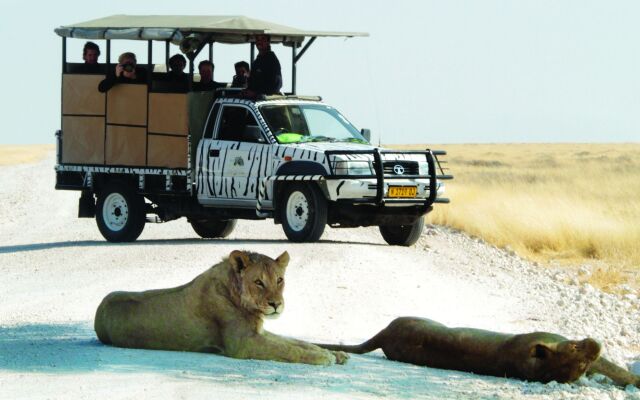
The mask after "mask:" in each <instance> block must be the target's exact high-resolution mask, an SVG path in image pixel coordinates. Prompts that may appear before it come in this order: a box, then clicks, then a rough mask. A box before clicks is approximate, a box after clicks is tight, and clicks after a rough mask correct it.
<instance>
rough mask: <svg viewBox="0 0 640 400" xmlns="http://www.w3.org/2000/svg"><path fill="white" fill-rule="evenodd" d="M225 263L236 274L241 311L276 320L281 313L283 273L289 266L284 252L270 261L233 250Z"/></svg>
mask: <svg viewBox="0 0 640 400" xmlns="http://www.w3.org/2000/svg"><path fill="white" fill-rule="evenodd" d="M229 263H230V264H231V266H232V267H233V271H234V273H235V274H236V278H237V279H236V283H237V289H238V294H239V296H240V305H241V306H242V308H244V309H245V310H247V311H248V312H250V313H252V314H258V315H260V316H263V317H265V318H277V317H279V316H280V314H281V313H282V311H284V298H283V296H282V292H283V291H284V273H285V270H286V268H287V264H289V253H287V252H286V251H285V252H284V253H282V254H281V255H280V256H279V257H278V258H276V259H275V260H273V259H272V258H270V257H267V256H265V255H262V254H258V253H252V252H246V251H239V250H234V251H232V252H231V254H230V255H229Z"/></svg>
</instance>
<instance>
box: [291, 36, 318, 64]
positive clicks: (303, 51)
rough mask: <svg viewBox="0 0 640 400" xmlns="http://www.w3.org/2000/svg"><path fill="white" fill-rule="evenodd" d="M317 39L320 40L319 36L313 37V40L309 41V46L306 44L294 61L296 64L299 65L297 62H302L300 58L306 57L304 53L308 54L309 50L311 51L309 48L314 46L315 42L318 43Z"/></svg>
mask: <svg viewBox="0 0 640 400" xmlns="http://www.w3.org/2000/svg"><path fill="white" fill-rule="evenodd" d="M317 38H318V37H317V36H313V37H312V38H311V39H309V41H308V42H307V44H305V45H304V47H303V48H302V50H300V54H298V55H297V56H296V57H295V58H294V60H293V62H294V63H297V62H298V60H300V58H302V56H303V55H304V53H306V52H307V49H309V46H311V45H312V44H313V42H315V41H316V39H317Z"/></svg>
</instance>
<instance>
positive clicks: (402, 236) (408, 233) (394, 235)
mask: <svg viewBox="0 0 640 400" xmlns="http://www.w3.org/2000/svg"><path fill="white" fill-rule="evenodd" d="M379 228H380V233H381V234H382V237H383V238H384V240H385V241H386V242H387V243H389V244H390V245H394V246H411V245H412V244H414V243H415V242H417V241H418V239H420V235H422V230H423V228H424V216H422V217H420V218H418V219H417V220H416V222H414V223H413V224H411V225H381V226H380V227H379Z"/></svg>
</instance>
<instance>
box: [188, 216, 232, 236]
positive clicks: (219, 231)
mask: <svg viewBox="0 0 640 400" xmlns="http://www.w3.org/2000/svg"><path fill="white" fill-rule="evenodd" d="M189 222H190V223H191V227H192V228H193V230H194V231H195V232H196V233H197V234H198V235H199V236H200V237H201V238H204V239H213V238H225V237H227V236H229V235H230V234H231V232H233V229H234V228H235V227H236V223H237V222H238V220H237V219H226V220H222V219H215V218H210V219H192V220H190V221H189Z"/></svg>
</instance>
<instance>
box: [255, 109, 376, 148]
mask: <svg viewBox="0 0 640 400" xmlns="http://www.w3.org/2000/svg"><path fill="white" fill-rule="evenodd" d="M260 111H261V112H262V115H263V116H264V119H265V120H266V121H267V124H268V125H269V128H270V129H271V132H273V134H274V135H275V136H276V139H278V142H279V143H304V142H354V143H368V142H367V141H366V140H365V138H364V137H363V136H362V135H361V134H360V132H359V131H358V130H357V129H356V127H354V126H353V125H351V123H350V122H349V121H347V119H346V118H345V117H343V116H342V115H341V114H340V113H339V112H338V111H336V110H335V109H334V108H332V107H329V106H327V105H324V104H267V105H263V106H261V107H260Z"/></svg>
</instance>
